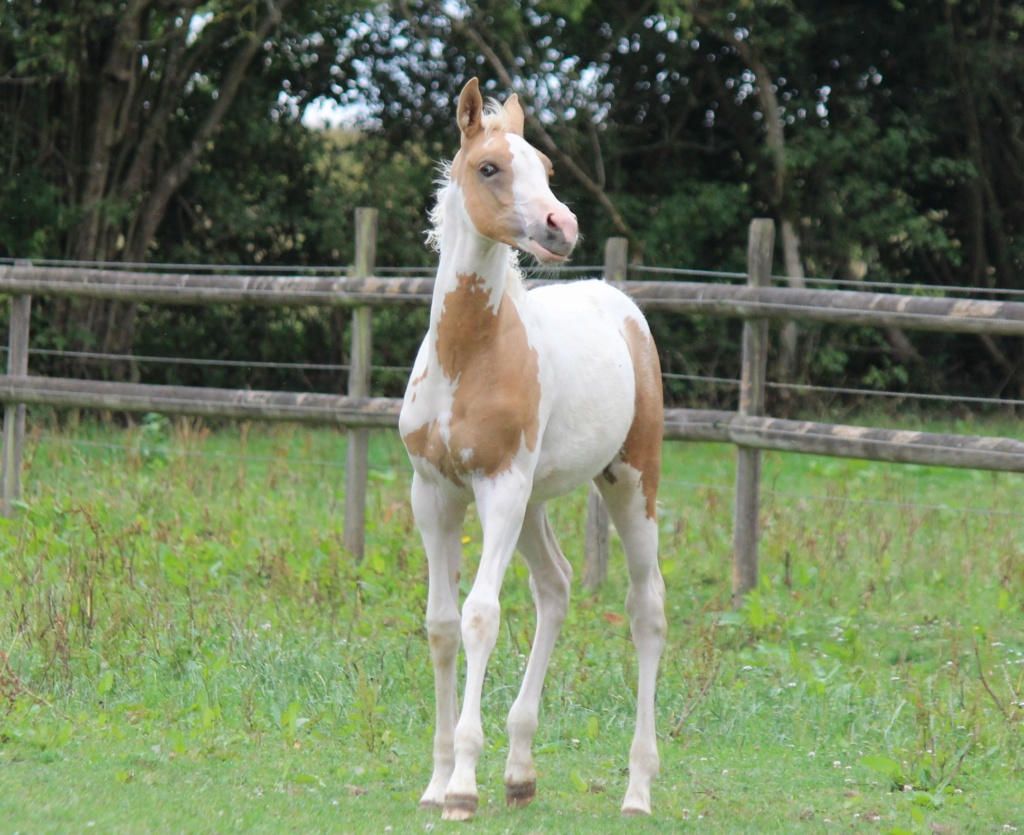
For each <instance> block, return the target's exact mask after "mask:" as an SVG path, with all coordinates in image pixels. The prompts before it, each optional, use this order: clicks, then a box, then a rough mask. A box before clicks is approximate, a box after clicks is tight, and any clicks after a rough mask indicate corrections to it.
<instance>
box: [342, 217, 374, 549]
mask: <svg viewBox="0 0 1024 835" xmlns="http://www.w3.org/2000/svg"><path fill="white" fill-rule="evenodd" d="M376 258H377V210H376V209H356V252H355V263H354V264H353V268H352V275H353V277H354V278H367V277H369V276H371V275H373V268H374V263H375V261H376ZM372 312H373V311H372V309H371V308H370V307H369V306H368V305H363V306H360V307H356V308H355V309H353V311H352V355H351V359H350V363H349V372H348V396H349V397H369V396H370V368H371V362H372V355H373V324H372V322H373V318H372ZM369 448H370V431H369V430H368V429H349V430H348V458H347V461H346V464H345V534H344V537H343V543H344V545H345V547H346V548H347V549H348V551H349V552H350V553H351V554H352V556H353V557H355V559H356V560H362V559H363V555H364V554H365V552H366V487H367V482H368V471H369Z"/></svg>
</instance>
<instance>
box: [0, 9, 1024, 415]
mask: <svg viewBox="0 0 1024 835" xmlns="http://www.w3.org/2000/svg"><path fill="white" fill-rule="evenodd" d="M1022 21H1024V12H1022V9H1021V5H1020V3H1016V2H1012V3H993V2H989V0H971V2H959V3H948V2H943V1H942V0H926V2H921V3H915V4H904V3H893V2H888V1H887V0H886V2H881V0H873V2H870V3H867V4H865V3H860V2H857V3H854V2H839V3H836V2H828V3H824V2H818V1H817V0H799V2H798V1H797V0H787V2H777V0H751V2H744V3H740V4H732V5H725V6H723V5H722V4H714V3H708V2H704V0H661V1H660V2H651V3H646V4H640V5H639V6H638V5H637V4H635V3H627V2H623V0H517V1H516V2H512V3H506V2H502V3H497V2H493V0H465V2H460V3H452V2H447V0H446V1H445V2H441V0H404V1H403V2H401V3H379V4H374V5H369V4H364V3H358V2H357V3H344V4H336V3H325V2H322V0H288V1H287V2H278V3H264V2H259V3H247V2H246V3H242V2H235V0H217V2H214V3H201V4H200V3H195V2H189V3H184V4H181V7H180V9H177V11H174V12H171V11H169V7H166V6H165V5H162V4H159V3H156V2H155V0H135V2H132V3H126V4H121V5H118V4H111V3H92V4H82V3H77V4H76V3H72V4H67V3H64V4H55V3H52V2H50V3H48V2H36V3H30V2H20V1H17V2H8V3H6V4H2V5H0V67H3V68H4V69H3V70H2V72H0V99H2V103H3V106H2V107H0V134H2V135H3V136H4V137H5V143H4V150H3V152H2V162H3V166H4V173H5V176H4V178H2V182H0V255H2V256H12V257H25V256H28V257H36V258H41V257H51V258H52V257H64V256H69V257H73V258H105V259H121V260H148V259H160V260H171V261H179V262H201V263H211V264H237V265H263V266H279V267H285V266H287V267H293V266H294V267H305V266H318V267H320V266H339V265H343V264H345V263H347V261H348V260H349V259H350V258H351V240H352V210H353V209H354V208H355V207H356V206H358V205H364V204H365V205H374V206H377V207H378V208H379V209H380V210H381V218H382V226H381V230H380V234H379V240H380V242H381V246H380V248H379V257H378V263H379V264H380V265H381V266H395V265H402V266H425V265H428V264H430V263H431V255H430V254H429V253H428V252H427V251H426V250H425V248H424V247H423V245H422V231H423V228H424V226H425V224H426V220H425V217H426V209H427V207H428V206H429V204H430V199H431V191H432V184H431V181H432V179H433V177H434V175H435V170H434V167H435V164H436V160H438V159H439V158H443V157H450V156H451V155H452V154H453V153H454V151H455V147H454V142H455V140H456V135H455V133H454V132H453V127H452V114H453V109H454V102H455V98H456V96H457V94H458V91H459V89H460V88H461V85H462V84H463V83H464V82H465V80H466V79H467V78H468V77H469V76H471V75H479V76H480V77H481V78H482V79H483V81H484V86H485V89H486V90H487V91H488V92H489V93H490V94H492V95H495V96H499V97H503V96H505V95H507V94H508V92H509V91H510V90H515V91H516V92H518V93H519V94H520V96H521V97H522V98H523V100H524V102H525V103H526V105H527V113H528V119H529V121H528V126H527V130H528V133H529V136H530V139H531V140H532V141H533V142H534V143H535V144H537V145H538V146H539V147H540V148H541V149H542V150H544V151H545V152H546V153H548V154H549V155H550V156H551V157H552V158H553V160H554V163H555V169H556V172H557V173H556V179H555V189H556V191H557V193H558V194H559V195H560V196H563V197H564V198H565V199H566V200H567V201H568V202H569V203H570V204H571V205H572V207H573V208H574V211H576V213H577V214H578V216H579V218H580V222H581V228H582V229H583V231H584V233H585V234H584V238H583V242H582V244H581V246H580V249H579V252H578V255H577V263H590V264H597V263H599V262H600V260H601V257H602V248H603V244H604V241H605V239H606V238H607V237H608V236H610V235H624V236H626V237H627V238H628V239H629V241H630V252H631V257H632V258H633V259H634V260H636V261H642V262H644V263H646V264H648V265H658V266H664V267H688V268H701V269H719V270H722V269H724V270H737V269H742V267H743V262H744V249H745V231H746V225H747V223H748V221H749V219H750V218H751V217H753V216H759V215H768V216H772V217H774V218H775V219H776V221H777V222H778V226H779V228H780V229H783V228H787V229H789V230H790V231H792V232H793V235H791V236H782V237H780V246H779V247H778V252H779V255H778V256H777V259H776V261H777V263H778V264H779V265H780V266H779V267H778V268H777V270H776V271H777V272H780V273H786V274H787V275H789V276H790V277H791V278H794V279H795V278H797V277H798V275H799V273H801V272H802V273H805V274H808V275H814V276H817V277H821V278H825V279H832V278H834V279H843V280H849V281H859V280H861V279H877V280H884V281H890V282H893V283H895V284H897V285H899V284H907V285H912V284H915V283H918V282H922V281H925V282H929V283H932V284H936V285H939V286H942V287H946V286H949V287H968V288H971V291H972V294H973V295H976V296H977V295H984V294H985V293H987V292H989V291H991V290H1019V289H1021V275H1024V237H1022V228H1024V214H1022V207H1021V201H1020V200H1019V195H1020V194H1021V193H1022V192H1024V181H1022V172H1024V164H1022V160H1024V144H1022V142H1021V140H1020V135H1021V130H1020V126H1021V124H1022V123H1024V110H1022V108H1024V104H1022V102H1024V95H1022V90H1021V79H1022V78H1024V65H1022V61H1024V58H1022V55H1024V51H1022V50H1021V49H1020V48H1019V47H1020V35H1021V31H1022ZM323 101H331V102H335V103H336V104H337V105H339V106H340V107H341V108H342V113H343V114H344V119H343V125H342V127H340V128H311V127H309V126H307V125H306V124H304V123H303V121H302V116H303V113H304V112H306V108H307V107H308V106H309V105H310V104H312V103H314V102H323ZM311 112H312V111H310V113H311ZM311 316H312V314H303V315H302V316H295V315H293V314H291V313H285V314H278V313H277V312H272V311H269V310H264V311H262V315H261V316H255V315H252V316H248V317H247V318H246V319H245V321H244V323H236V327H234V328H232V327H227V326H226V325H225V316H224V315H223V313H222V312H220V311H187V312H183V313H182V314H181V315H180V316H179V315H178V314H177V313H164V312H160V311H153V310H151V309H150V308H148V307H141V308H139V307H134V306H125V305H121V306H116V305H115V306H101V305H97V304H85V303H83V304H78V305H67V304H50V303H47V302H44V303H41V304H39V305H37V310H36V312H35V319H36V323H35V324H36V325H37V327H36V330H35V332H36V333H37V335H39V336H40V338H41V345H42V346H44V347H55V348H64V349H67V348H71V347H77V348H85V349H88V350H103V351H111V352H114V353H125V354H127V353H135V354H142V355H145V354H149V353H152V352H155V351H156V350H157V349H158V348H159V350H161V351H170V353H172V354H174V353H179V352H180V346H181V344H182V340H181V338H180V334H181V333H182V332H184V331H185V328H186V327H193V326H194V327H196V328H197V330H199V331H201V332H202V333H203V335H204V337H205V338H206V339H208V340H209V342H208V344H209V348H210V353H211V354H212V355H213V356H232V357H235V358H241V357H242V355H243V354H244V355H248V356H252V357H261V358H262V357H268V356H270V355H271V354H272V353H274V352H276V351H277V350H278V349H279V347H280V345H281V343H282V342H284V341H287V339H290V341H291V349H290V350H287V351H286V354H287V356H288V357H289V358H291V357H293V356H295V357H298V358H301V359H302V360H303V361H305V362H307V363H319V362H323V361H324V359H325V357H326V358H327V359H329V361H330V362H332V363H338V362H343V360H344V353H345V349H344V346H343V343H344V338H343V335H342V331H343V327H341V326H340V325H339V323H338V322H337V321H332V320H331V317H330V316H329V315H326V314H323V315H320V316H318V317H313V318H318V321H316V322H315V323H311ZM200 319H202V320H204V321H202V322H200V321H199V320H200ZM381 324H382V326H383V327H385V328H386V329H385V330H384V332H382V333H381V334H380V338H379V339H378V344H379V345H380V346H382V347H383V346H387V348H386V350H385V354H382V356H381V357H380V360H381V362H382V363H385V364H388V365H408V364H409V361H410V358H411V350H409V349H410V348H411V345H412V344H413V342H414V340H413V338H412V337H411V336H410V332H411V330H412V328H410V327H409V326H408V325H407V323H406V321H405V319H404V318H403V317H396V316H393V315H391V314H388V315H385V316H383V317H382V320H381ZM243 327H244V328H245V330H246V333H244V334H243V333H239V332H237V331H239V330H240V329H241V328H243ZM154 328H160V330H159V331H154ZM313 332H316V336H315V337H311V336H310V334H312V333H313ZM694 333H695V334H696V335H698V336H700V337H701V341H699V342H697V343H687V344H686V345H685V346H684V347H683V348H682V349H677V348H676V346H675V345H674V344H673V343H674V342H678V339H676V338H675V334H673V332H672V330H671V327H669V328H668V329H667V330H665V331H663V332H659V337H661V342H662V344H663V345H667V346H668V347H665V348H664V349H663V350H664V361H665V365H666V366H667V367H672V368H679V367H683V366H685V367H687V368H689V369H690V370H693V371H697V372H698V373H703V374H705V375H713V373H714V371H713V369H714V368H715V367H717V358H718V355H719V352H720V351H721V350H722V348H723V345H722V343H721V340H722V338H723V336H724V337H725V338H727V339H732V338H733V337H732V336H731V335H730V334H729V333H727V332H726V331H724V330H723V329H722V328H718V327H715V326H705V325H703V324H701V325H698V326H697V327H695V329H694ZM801 334H802V336H801V339H803V340H804V342H803V344H802V345H801V346H800V350H799V351H797V352H796V354H795V356H788V357H784V356H781V355H780V358H779V363H778V367H779V369H780V371H781V372H782V373H785V374H786V375H788V376H789V377H791V378H792V379H794V380H798V381H800V380H803V381H811V382H814V383H817V384H822V385H846V386H850V385H861V384H863V383H864V382H865V381H869V384H870V385H873V386H878V385H883V384H884V385H896V386H898V387H904V388H906V389H917V390H925V391H939V390H940V389H943V390H944V389H949V388H954V389H956V390H958V391H962V392H963V393H964V394H971V395H991V394H993V393H1003V394H1007V395H1009V396H1017V395H1019V394H1020V392H1021V391H1024V376H1022V371H1021V368H1020V367H1019V364H1018V363H1016V362H1014V360H1013V356H1014V354H1015V350H1016V347H1015V344H1014V343H1012V342H1011V341H1009V339H1007V338H999V339H979V338H978V337H975V336H959V337H941V336H932V335H918V334H910V335H904V334H900V333H895V332H889V333H883V334H882V335H881V337H879V336H878V335H874V336H871V335H869V334H867V333H862V332H857V333H853V332H850V331H840V330H830V331H819V330H815V329H804V330H803V331H801ZM284 337H287V339H285V338H284ZM191 344H196V343H195V342H193V343H191ZM175 346H178V349H179V350H174V347H175ZM818 347H820V348H821V349H822V350H821V351H820V352H819V351H815V350H813V349H814V348H818ZM788 351H789V349H787V354H788ZM819 358H821V361H820V362H819V361H818V360H819ZM843 359H845V360H846V362H841V361H840V360H843ZM935 367H942V368H943V369H945V370H946V372H947V373H946V374H945V375H943V376H942V378H941V380H940V378H939V377H938V376H937V375H936V374H935V373H934V369H935ZM39 370H40V371H41V372H43V373H61V374H94V373H96V371H95V369H94V368H93V367H91V366H83V365H82V364H81V363H78V362H74V361H71V360H67V359H58V360H53V361H43V362H42V363H41V364H40V366H39ZM101 373H103V374H105V375H107V376H111V377H124V378H127V377H130V376H131V375H132V374H136V373H142V374H143V376H144V378H145V379H147V380H148V381H152V382H159V381H162V380H163V379H169V378H170V377H172V376H174V375H173V374H171V375H164V374H163V371H162V370H161V369H156V368H143V369H142V370H141V372H140V370H139V369H138V368H135V369H126V368H125V367H122V366H117V367H115V368H113V369H107V370H105V371H103V372H101ZM176 373H178V375H179V376H189V377H193V378H196V379H203V380H205V381H206V382H209V383H213V382H215V381H217V380H223V379H228V378H230V379H234V380H238V379H239V377H240V374H237V373H235V372H232V373H231V374H226V373H223V372H221V371H212V370H208V371H200V370H199V368H198V367H192V368H191V369H189V370H188V371H187V372H184V371H183V372H176ZM821 375H824V376H821ZM270 378H273V379H280V375H274V374H267V375H263V374H257V375H255V377H253V378H252V379H251V380H249V381H243V384H259V383H260V382H261V381H262V380H265V379H270ZM285 382H287V381H285ZM301 383H302V384H304V385H305V384H307V383H316V384H317V385H319V384H321V383H322V384H323V385H327V386H330V387H333V388H337V386H338V385H339V384H340V380H339V379H338V378H337V377H329V378H326V379H316V380H311V381H306V380H302V381H301ZM385 385H386V386H387V387H388V391H392V390H394V387H395V386H397V382H396V381H395V380H392V379H390V378H389V379H388V380H387V382H386V383H385ZM675 388H678V389H679V390H678V392H676V393H675V394H676V396H679V397H684V396H689V393H690V392H688V391H687V390H686V387H684V386H678V387H675Z"/></svg>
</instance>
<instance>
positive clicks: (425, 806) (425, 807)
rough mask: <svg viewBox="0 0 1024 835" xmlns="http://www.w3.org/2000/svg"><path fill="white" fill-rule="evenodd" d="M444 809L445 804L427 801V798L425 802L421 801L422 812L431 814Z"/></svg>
mask: <svg viewBox="0 0 1024 835" xmlns="http://www.w3.org/2000/svg"><path fill="white" fill-rule="evenodd" d="M443 808H444V804H443V803H438V802H437V801H436V800H427V799H426V798H424V799H423V800H421V801H420V811H421V812H430V811H435V810H437V809H443Z"/></svg>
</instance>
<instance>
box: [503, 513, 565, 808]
mask: <svg viewBox="0 0 1024 835" xmlns="http://www.w3.org/2000/svg"><path fill="white" fill-rule="evenodd" d="M517 547H518V550H519V553H520V554H522V555H523V557H524V559H525V560H526V563H527V565H528V566H529V568H530V590H531V592H532V593H533V600H534V603H535V605H536V608H537V632H536V635H535V636H534V641H533V649H532V650H531V652H530V660H529V661H528V662H527V665H526V674H525V675H524V676H523V684H522V687H521V688H520V690H519V695H518V696H517V697H516V700H515V702H514V703H513V705H512V709H511V710H510V711H509V715H508V740H509V751H508V760H507V762H506V765H505V802H506V803H507V804H508V805H509V806H514V807H517V808H520V807H523V806H526V805H528V804H529V803H530V802H531V801H532V800H533V798H534V796H535V795H536V792H537V771H536V769H535V768H534V764H533V755H532V752H531V749H532V747H533V739H534V736H535V735H536V733H537V726H538V720H537V715H538V711H539V707H540V697H541V690H542V688H543V686H544V678H545V675H546V674H547V669H548V664H549V662H550V661H551V653H552V651H553V650H554V647H555V641H556V640H557V638H558V633H559V631H560V630H561V628H562V624H563V623H564V622H565V617H566V615H567V614H568V611H569V591H570V587H571V584H572V566H571V565H570V564H569V561H568V560H567V559H566V558H565V556H564V555H563V554H562V552H561V550H559V548H558V543H557V542H556V541H555V534H554V531H552V529H551V523H550V522H549V521H548V518H547V515H546V513H545V512H544V505H543V504H540V505H530V506H529V507H528V508H527V511H526V517H525V519H524V520H523V529H522V532H521V533H520V535H519V543H518V546H517Z"/></svg>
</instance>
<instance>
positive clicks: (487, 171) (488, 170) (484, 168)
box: [480, 162, 498, 177]
mask: <svg viewBox="0 0 1024 835" xmlns="http://www.w3.org/2000/svg"><path fill="white" fill-rule="evenodd" d="M480 173H481V174H483V175H484V176H485V177H493V176H494V175H495V174H497V173H498V166H497V165H494V164H493V163H490V162H485V163H484V164H483V165H481V166H480Z"/></svg>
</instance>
